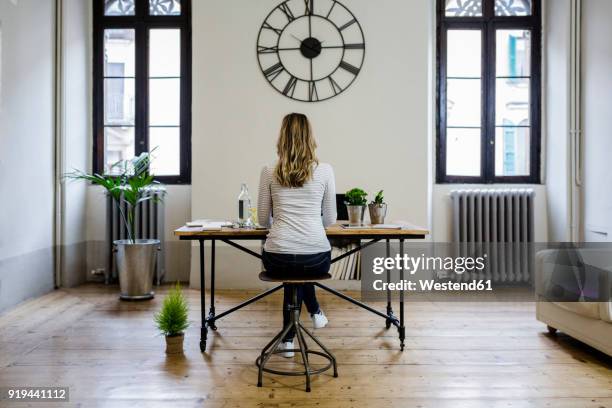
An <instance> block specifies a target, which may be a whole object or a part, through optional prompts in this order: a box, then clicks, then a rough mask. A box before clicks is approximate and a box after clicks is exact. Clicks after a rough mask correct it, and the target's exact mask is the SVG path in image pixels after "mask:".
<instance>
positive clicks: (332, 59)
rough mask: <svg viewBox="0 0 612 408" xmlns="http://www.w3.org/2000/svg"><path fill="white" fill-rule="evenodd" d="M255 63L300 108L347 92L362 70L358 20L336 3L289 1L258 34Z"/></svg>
mask: <svg viewBox="0 0 612 408" xmlns="http://www.w3.org/2000/svg"><path fill="white" fill-rule="evenodd" d="M257 57H258V60H259V66H260V67H261V71H262V72H263V74H264V76H265V78H266V79H267V80H268V82H270V84H271V85H272V86H273V87H274V88H275V89H276V90H277V91H279V92H280V93H282V94H283V95H285V96H287V97H289V98H292V99H295V100H298V101H304V102H319V101H323V100H325V99H329V98H332V97H334V96H336V95H338V94H340V93H341V92H343V91H344V90H345V89H346V88H348V87H349V86H350V85H351V84H352V83H353V81H354V80H355V78H356V77H357V75H359V72H360V71H361V67H362V65H363V60H364V57H365V40H364V37H363V31H362V29H361V26H360V25H359V22H357V19H356V18H355V16H354V15H353V13H351V12H350V11H349V9H347V8H346V7H345V6H344V5H343V4H342V3H340V2H337V1H334V0H287V1H285V2H283V3H281V4H280V5H278V6H277V7H276V8H275V9H274V10H272V11H271V12H270V14H268V16H267V17H266V20H265V21H264V23H263V24H262V26H261V29H260V30H259V36H258V38H257Z"/></svg>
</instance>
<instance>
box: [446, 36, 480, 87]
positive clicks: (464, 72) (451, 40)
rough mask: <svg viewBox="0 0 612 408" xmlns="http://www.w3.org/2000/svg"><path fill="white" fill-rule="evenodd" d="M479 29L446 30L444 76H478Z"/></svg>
mask: <svg viewBox="0 0 612 408" xmlns="http://www.w3.org/2000/svg"><path fill="white" fill-rule="evenodd" d="M481 46H482V37H481V34H480V30H448V31H447V34H446V76H447V77H470V78H480V75H481V70H482V54H481Z"/></svg>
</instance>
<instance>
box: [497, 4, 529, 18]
mask: <svg viewBox="0 0 612 408" xmlns="http://www.w3.org/2000/svg"><path fill="white" fill-rule="evenodd" d="M495 15H496V16H529V15H531V0H495Z"/></svg>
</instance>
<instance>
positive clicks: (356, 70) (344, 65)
mask: <svg viewBox="0 0 612 408" xmlns="http://www.w3.org/2000/svg"><path fill="white" fill-rule="evenodd" d="M340 68H342V69H343V70H345V71H348V72H350V73H351V74H353V75H357V74H359V68H357V67H355V66H353V65H351V64H349V63H348V62H346V61H342V62H341V63H340Z"/></svg>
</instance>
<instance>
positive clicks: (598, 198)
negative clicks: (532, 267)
mask: <svg viewBox="0 0 612 408" xmlns="http://www.w3.org/2000/svg"><path fill="white" fill-rule="evenodd" d="M582 13H583V16H582V17H583V25H582V27H583V34H582V35H583V36H582V47H583V48H582V74H583V75H582V77H583V85H582V92H583V94H582V103H583V106H582V112H583V142H584V143H583V146H584V149H583V165H584V190H583V191H584V204H583V213H584V227H585V231H584V236H585V239H586V240H587V241H611V240H612V171H610V157H612V131H611V126H610V113H611V112H612V109H611V108H610V106H611V105H610V98H611V96H612V41H611V40H610V39H611V38H612V24H610V22H611V21H612V2H611V1H609V0H586V1H584V2H583V9H582ZM605 234H607V235H605Z"/></svg>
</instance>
